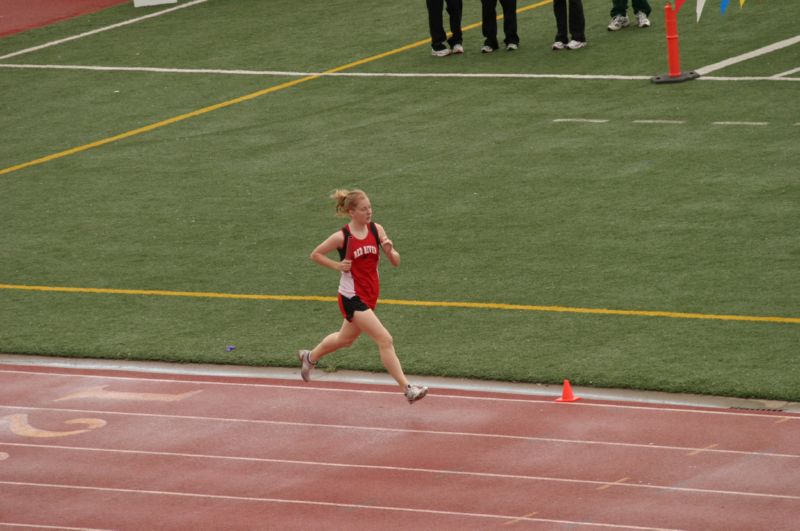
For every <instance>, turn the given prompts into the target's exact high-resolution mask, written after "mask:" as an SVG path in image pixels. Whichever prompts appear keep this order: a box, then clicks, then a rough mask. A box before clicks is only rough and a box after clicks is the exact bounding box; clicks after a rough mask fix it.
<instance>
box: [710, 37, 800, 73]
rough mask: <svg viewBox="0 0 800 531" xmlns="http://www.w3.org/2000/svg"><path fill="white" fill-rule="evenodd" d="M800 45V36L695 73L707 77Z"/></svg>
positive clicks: (726, 60)
mask: <svg viewBox="0 0 800 531" xmlns="http://www.w3.org/2000/svg"><path fill="white" fill-rule="evenodd" d="M797 43H800V35H797V36H795V37H792V38H789V39H785V40H782V41H778V42H775V43H772V44H770V45H768V46H764V47H763V48H759V49H757V50H753V51H752V52H747V53H743V54H741V55H737V56H736V57H731V58H729V59H725V60H724V61H720V62H718V63H714V64H711V65H707V66H703V67H700V68H697V69H695V72H697V73H698V74H700V75H701V76H705V75H706V74H710V73H711V72H716V71H717V70H722V69H723V68H727V67H729V66H731V65H735V64H737V63H741V62H743V61H747V60H748V59H753V58H755V57H760V56H762V55H765V54H768V53H771V52H774V51H777V50H781V49H783V48H787V47H789V46H792V45H794V44H797Z"/></svg>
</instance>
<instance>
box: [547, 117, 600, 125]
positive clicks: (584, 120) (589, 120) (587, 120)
mask: <svg viewBox="0 0 800 531" xmlns="http://www.w3.org/2000/svg"><path fill="white" fill-rule="evenodd" d="M553 122H554V123H570V122H571V123H581V124H605V123H608V120H598V119H593V118H556V119H555V120H553Z"/></svg>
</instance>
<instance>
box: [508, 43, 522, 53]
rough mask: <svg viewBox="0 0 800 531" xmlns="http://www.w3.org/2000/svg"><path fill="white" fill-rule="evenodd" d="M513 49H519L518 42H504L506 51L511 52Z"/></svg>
mask: <svg viewBox="0 0 800 531" xmlns="http://www.w3.org/2000/svg"><path fill="white" fill-rule="evenodd" d="M514 50H519V44H517V43H515V42H510V43H508V44H506V51H509V52H513V51H514Z"/></svg>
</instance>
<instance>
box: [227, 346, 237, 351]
mask: <svg viewBox="0 0 800 531" xmlns="http://www.w3.org/2000/svg"><path fill="white" fill-rule="evenodd" d="M225 350H227V351H228V352H230V351H232V350H236V347H235V346H233V345H228V346H227V347H225Z"/></svg>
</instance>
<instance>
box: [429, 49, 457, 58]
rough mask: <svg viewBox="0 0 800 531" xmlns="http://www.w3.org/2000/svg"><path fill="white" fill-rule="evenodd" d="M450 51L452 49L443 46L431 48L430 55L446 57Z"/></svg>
mask: <svg viewBox="0 0 800 531" xmlns="http://www.w3.org/2000/svg"><path fill="white" fill-rule="evenodd" d="M451 53H453V51H452V50H451V49H450V48H444V49H442V50H434V49H433V48H431V55H432V56H434V57H447V56H448V55H450V54H451Z"/></svg>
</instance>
